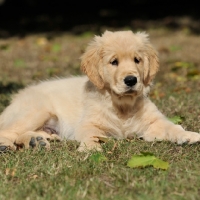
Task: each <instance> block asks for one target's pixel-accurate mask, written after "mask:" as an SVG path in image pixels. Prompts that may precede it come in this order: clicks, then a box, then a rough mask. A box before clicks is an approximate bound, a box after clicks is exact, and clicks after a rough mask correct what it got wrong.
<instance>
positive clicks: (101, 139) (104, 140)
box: [94, 136, 109, 142]
mask: <svg viewBox="0 0 200 200" xmlns="http://www.w3.org/2000/svg"><path fill="white" fill-rule="evenodd" d="M94 138H98V139H99V140H100V141H101V142H107V141H108V139H109V138H108V137H104V136H94Z"/></svg>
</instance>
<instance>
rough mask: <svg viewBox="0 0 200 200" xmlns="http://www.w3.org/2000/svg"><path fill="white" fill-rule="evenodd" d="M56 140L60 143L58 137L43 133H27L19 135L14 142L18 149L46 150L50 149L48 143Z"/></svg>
mask: <svg viewBox="0 0 200 200" xmlns="http://www.w3.org/2000/svg"><path fill="white" fill-rule="evenodd" d="M52 140H56V141H61V139H60V138H59V136H58V135H56V134H48V133H46V132H44V131H28V132H26V133H24V134H22V135H20V136H19V137H18V138H17V139H16V141H15V145H16V146H17V147H18V148H22V147H24V148H25V149H29V148H37V147H44V148H46V149H47V150H49V149H50V144H49V141H52Z"/></svg>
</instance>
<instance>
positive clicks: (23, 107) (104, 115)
mask: <svg viewBox="0 0 200 200" xmlns="http://www.w3.org/2000/svg"><path fill="white" fill-rule="evenodd" d="M81 69H82V71H83V72H84V73H85V74H86V75H87V76H80V77H71V78H65V79H58V80H49V81H45V82H42V83H40V84H38V85H33V86H29V87H27V88H25V89H23V90H21V91H20V92H19V93H18V94H17V95H15V96H14V98H13V100H12V102H11V104H10V105H9V106H8V107H7V108H6V109H5V110H4V112H3V113H2V114H1V116H0V150H1V151H5V150H7V149H17V148H19V147H22V146H24V147H25V148H29V147H31V148H33V147H38V146H44V147H46V148H47V149H48V148H49V142H48V140H51V139H58V140H59V139H60V138H65V139H69V140H77V141H78V142H80V147H79V150H80V151H83V150H85V149H96V150H101V146H100V143H99V140H100V139H101V137H114V138H117V139H121V138H132V137H134V136H135V135H136V136H137V137H140V138H143V139H144V140H146V141H153V140H169V141H172V142H176V143H178V144H182V143H185V142H188V143H195V142H199V141H200V134H198V133H195V132H190V131H185V130H184V129H183V128H182V127H181V126H179V125H175V124H173V123H172V122H170V121H169V120H168V119H167V118H166V117H165V116H163V115H162V114H161V113H160V112H159V111H158V109H157V107H156V106H155V105H154V104H153V103H152V102H151V101H150V99H149V98H148V93H149V90H150V86H151V84H152V81H153V79H154V77H155V75H156V73H157V71H158V69H159V61H158V57H157V54H156V51H155V49H154V48H153V47H152V46H151V44H150V42H149V39H148V35H147V34H146V33H143V32H138V33H135V34H134V33H132V32H131V31H117V32H109V31H106V32H105V33H104V34H103V35H102V36H96V37H95V38H94V39H93V41H92V42H91V43H90V44H89V45H88V48H87V49H86V52H85V53H84V54H83V55H82V57H81Z"/></svg>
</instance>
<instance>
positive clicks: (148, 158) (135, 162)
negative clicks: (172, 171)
mask: <svg viewBox="0 0 200 200" xmlns="http://www.w3.org/2000/svg"><path fill="white" fill-rule="evenodd" d="M127 166H128V167H130V168H141V167H147V166H153V167H154V168H156V169H163V170H167V169H168V168H169V163H168V162H165V161H163V160H161V159H158V158H156V157H155V156H154V155H153V154H152V153H149V152H141V155H133V156H132V158H131V159H130V160H129V161H128V163H127Z"/></svg>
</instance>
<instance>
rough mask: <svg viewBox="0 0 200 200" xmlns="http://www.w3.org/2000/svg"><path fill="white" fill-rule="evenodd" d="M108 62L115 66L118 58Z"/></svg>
mask: <svg viewBox="0 0 200 200" xmlns="http://www.w3.org/2000/svg"><path fill="white" fill-rule="evenodd" d="M110 64H111V65H116V66H117V65H118V60H117V59H115V60H113V61H111V62H110Z"/></svg>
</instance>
